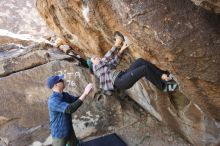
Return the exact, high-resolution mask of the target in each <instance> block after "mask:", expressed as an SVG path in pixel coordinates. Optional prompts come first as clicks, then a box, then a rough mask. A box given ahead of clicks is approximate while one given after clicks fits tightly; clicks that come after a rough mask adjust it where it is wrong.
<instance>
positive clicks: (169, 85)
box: [163, 79, 178, 92]
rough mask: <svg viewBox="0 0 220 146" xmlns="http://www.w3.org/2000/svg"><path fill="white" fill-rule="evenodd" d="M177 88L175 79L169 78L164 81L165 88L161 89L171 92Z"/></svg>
mask: <svg viewBox="0 0 220 146" xmlns="http://www.w3.org/2000/svg"><path fill="white" fill-rule="evenodd" d="M177 88H178V84H177V83H176V81H175V80H173V79H171V80H169V81H165V88H164V89H163V91H164V92H173V91H175V90H176V89H177Z"/></svg>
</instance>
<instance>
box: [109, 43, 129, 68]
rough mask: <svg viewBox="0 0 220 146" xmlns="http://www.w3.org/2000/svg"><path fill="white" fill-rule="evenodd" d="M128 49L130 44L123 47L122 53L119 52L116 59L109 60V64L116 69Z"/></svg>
mask: <svg viewBox="0 0 220 146" xmlns="http://www.w3.org/2000/svg"><path fill="white" fill-rule="evenodd" d="M127 48H128V44H127V43H124V44H123V46H122V47H121V49H120V51H119V52H118V54H117V55H115V57H114V58H113V59H111V60H109V64H110V65H113V66H114V67H116V66H117V65H118V64H119V62H120V61H121V58H122V55H123V52H124V50H125V49H127Z"/></svg>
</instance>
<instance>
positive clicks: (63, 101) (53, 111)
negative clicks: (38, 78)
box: [47, 75, 92, 146]
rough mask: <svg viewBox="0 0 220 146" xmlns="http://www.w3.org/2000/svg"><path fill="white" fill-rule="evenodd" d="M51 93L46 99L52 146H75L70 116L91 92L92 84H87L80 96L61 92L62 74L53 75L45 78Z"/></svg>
mask: <svg viewBox="0 0 220 146" xmlns="http://www.w3.org/2000/svg"><path fill="white" fill-rule="evenodd" d="M47 86H48V88H50V89H52V94H51V96H50V97H49V99H48V110H49V116H50V128H51V135H52V142H53V146H66V144H68V145H69V146H70V145H71V146H77V145H78V144H79V141H78V139H77V138H76V135H75V132H74V130H73V126H72V116H71V114H72V113H74V112H75V111H76V110H77V109H78V108H79V107H80V106H81V105H82V103H83V100H84V99H85V98H86V97H87V96H88V94H89V93H90V92H91V89H92V84H91V83H90V84H88V85H87V86H86V88H85V89H84V92H83V94H82V95H81V96H80V97H75V96H72V95H70V94H69V93H67V92H63V90H64V88H65V85H64V75H55V76H51V77H49V78H48V79H47Z"/></svg>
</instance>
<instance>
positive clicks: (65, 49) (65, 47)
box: [59, 45, 71, 53]
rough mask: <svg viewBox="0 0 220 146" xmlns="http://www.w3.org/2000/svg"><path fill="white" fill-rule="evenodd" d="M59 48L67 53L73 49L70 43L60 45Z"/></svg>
mask: <svg viewBox="0 0 220 146" xmlns="http://www.w3.org/2000/svg"><path fill="white" fill-rule="evenodd" d="M59 48H60V50H62V51H63V52H65V53H67V52H68V51H69V50H70V49H71V48H70V46H69V45H60V46H59Z"/></svg>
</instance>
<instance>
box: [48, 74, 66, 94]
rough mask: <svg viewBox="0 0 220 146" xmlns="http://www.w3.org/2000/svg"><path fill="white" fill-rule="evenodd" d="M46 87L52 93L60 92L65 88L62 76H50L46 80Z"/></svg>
mask: <svg viewBox="0 0 220 146" xmlns="http://www.w3.org/2000/svg"><path fill="white" fill-rule="evenodd" d="M47 86H48V88H50V89H52V90H54V91H58V92H62V91H63V89H64V88H65V84H64V75H63V74H62V75H54V76H50V77H49V78H48V79H47Z"/></svg>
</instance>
